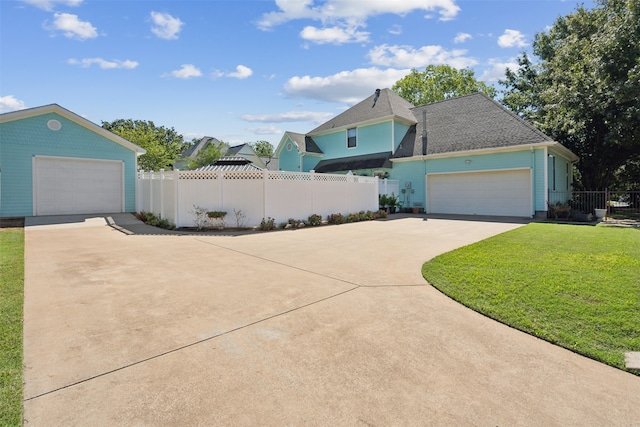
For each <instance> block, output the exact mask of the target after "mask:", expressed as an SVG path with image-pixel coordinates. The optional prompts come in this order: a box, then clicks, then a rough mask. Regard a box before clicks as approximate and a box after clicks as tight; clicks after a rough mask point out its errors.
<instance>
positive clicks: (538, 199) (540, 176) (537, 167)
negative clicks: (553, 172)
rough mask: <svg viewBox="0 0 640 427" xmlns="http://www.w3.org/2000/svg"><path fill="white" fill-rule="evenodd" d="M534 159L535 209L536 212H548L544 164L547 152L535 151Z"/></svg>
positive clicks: (542, 150)
mask: <svg viewBox="0 0 640 427" xmlns="http://www.w3.org/2000/svg"><path fill="white" fill-rule="evenodd" d="M532 155H533V158H534V169H533V170H534V174H533V209H534V210H535V211H546V210H547V191H548V189H547V187H546V186H545V176H544V164H545V162H546V161H547V159H546V150H544V149H539V150H535V151H534V153H533V154H532Z"/></svg>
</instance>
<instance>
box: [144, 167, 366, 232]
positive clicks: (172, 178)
mask: <svg viewBox="0 0 640 427" xmlns="http://www.w3.org/2000/svg"><path fill="white" fill-rule="evenodd" d="M136 184H137V188H136V199H137V200H136V210H137V211H138V212H141V211H147V212H152V213H153V214H155V215H157V216H160V217H161V218H164V219H166V220H168V221H170V222H172V223H174V224H175V225H176V226H177V227H193V226H194V220H195V213H194V211H195V208H196V207H198V208H204V209H206V210H207V211H225V212H228V214H227V220H228V221H227V222H235V219H234V218H235V215H234V212H239V211H241V212H242V214H243V215H244V225H245V226H248V227H255V226H258V225H259V224H260V222H261V221H262V219H263V218H273V219H274V220H275V221H276V223H278V222H282V221H287V220H288V219H289V218H307V217H309V215H312V214H318V215H321V216H323V217H326V216H327V215H330V214H335V213H342V214H344V215H347V214H349V213H352V212H359V211H363V210H364V211H367V210H371V211H376V210H378V178H375V177H365V176H352V175H332V174H320V173H314V172H282V171H258V172H231V171H226V172H225V171H218V172H212V171H179V170H174V171H166V172H165V171H163V170H161V171H160V172H153V171H151V172H145V171H140V172H138V178H137V182H136ZM228 225H233V226H235V225H236V224H228Z"/></svg>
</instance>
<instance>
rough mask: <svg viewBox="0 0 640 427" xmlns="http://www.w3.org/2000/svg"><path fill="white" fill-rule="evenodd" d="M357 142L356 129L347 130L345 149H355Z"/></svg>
mask: <svg viewBox="0 0 640 427" xmlns="http://www.w3.org/2000/svg"><path fill="white" fill-rule="evenodd" d="M357 145H358V141H357V139H356V128H351V129H348V130H347V148H356V146H357Z"/></svg>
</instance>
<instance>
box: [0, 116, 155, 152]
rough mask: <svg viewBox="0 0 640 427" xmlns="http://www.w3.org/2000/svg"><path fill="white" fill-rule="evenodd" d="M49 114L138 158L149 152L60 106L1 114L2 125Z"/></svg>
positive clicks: (0, 121)
mask: <svg viewBox="0 0 640 427" xmlns="http://www.w3.org/2000/svg"><path fill="white" fill-rule="evenodd" d="M49 113H55V114H58V115H60V116H62V117H64V118H65V119H68V120H70V121H72V122H74V123H76V124H78V125H80V126H83V127H85V128H87V129H90V130H91V131H93V132H95V133H97V134H99V135H101V136H103V137H105V138H107V139H109V140H111V141H113V142H115V143H116V144H120V145H122V146H123V147H125V148H128V149H129V150H131V151H134V152H135V153H136V154H137V155H138V156H140V155H142V154H145V153H146V152H147V150H145V149H144V148H142V147H139V146H138V145H136V144H134V143H132V142H130V141H127V140H126V139H124V138H122V137H120V136H118V135H116V134H115V133H113V132H110V131H108V130H107V129H105V128H103V127H101V126H98V125H97V124H95V123H93V122H92V121H90V120H87V119H85V118H84V117H81V116H79V115H77V114H76V113H73V112H71V111H69V110H67V109H66V108H63V107H61V106H59V105H58V104H48V105H43V106H41V107H34V108H27V109H24V110H17V111H11V112H9V113H4V114H0V123H7V122H12V121H15V120H22V119H27V118H30V117H36V116H41V115H43V114H49Z"/></svg>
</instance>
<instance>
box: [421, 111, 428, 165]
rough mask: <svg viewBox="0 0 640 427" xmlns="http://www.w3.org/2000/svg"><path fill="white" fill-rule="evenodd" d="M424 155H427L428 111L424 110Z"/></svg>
mask: <svg viewBox="0 0 640 427" xmlns="http://www.w3.org/2000/svg"><path fill="white" fill-rule="evenodd" d="M422 155H423V156H426V155H427V109H426V108H423V109H422Z"/></svg>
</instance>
